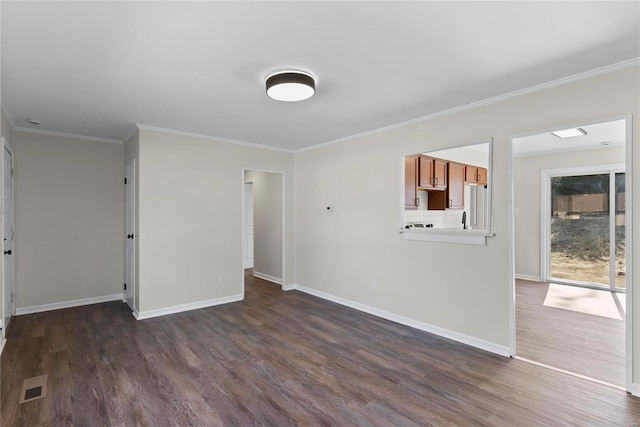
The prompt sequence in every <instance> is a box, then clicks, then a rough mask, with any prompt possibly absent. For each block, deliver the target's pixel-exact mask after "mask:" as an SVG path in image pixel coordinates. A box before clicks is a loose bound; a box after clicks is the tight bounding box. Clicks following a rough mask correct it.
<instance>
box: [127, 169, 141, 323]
mask: <svg viewBox="0 0 640 427" xmlns="http://www.w3.org/2000/svg"><path fill="white" fill-rule="evenodd" d="M125 179H126V185H125V233H126V236H125V277H124V280H125V284H126V285H125V286H126V288H125V291H124V300H125V302H126V303H127V305H128V306H129V307H130V308H131V310H133V311H134V312H135V311H136V309H135V303H136V301H135V296H136V243H135V242H136V239H137V237H138V236H137V235H136V211H135V206H136V161H135V159H134V160H133V161H132V162H131V163H129V164H128V165H127V167H126V170H125Z"/></svg>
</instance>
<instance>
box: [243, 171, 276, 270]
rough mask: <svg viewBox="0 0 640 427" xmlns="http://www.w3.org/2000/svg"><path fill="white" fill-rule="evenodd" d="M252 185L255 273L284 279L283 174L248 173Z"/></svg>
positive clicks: (246, 174)
mask: <svg viewBox="0 0 640 427" xmlns="http://www.w3.org/2000/svg"><path fill="white" fill-rule="evenodd" d="M245 182H253V203H254V204H253V223H254V229H253V239H254V245H253V270H254V273H256V274H257V275H258V276H262V277H264V276H268V277H270V278H274V279H280V280H282V214H283V212H282V175H281V174H279V173H273V172H262V171H247V172H246V173H245Z"/></svg>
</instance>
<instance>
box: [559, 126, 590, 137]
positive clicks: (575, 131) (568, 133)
mask: <svg viewBox="0 0 640 427" xmlns="http://www.w3.org/2000/svg"><path fill="white" fill-rule="evenodd" d="M551 134H552V135H555V136H557V137H558V138H572V137H574V136H583V135H586V134H587V132H586V131H585V130H584V129H581V128H571V129H565V130H557V131H555V132H551Z"/></svg>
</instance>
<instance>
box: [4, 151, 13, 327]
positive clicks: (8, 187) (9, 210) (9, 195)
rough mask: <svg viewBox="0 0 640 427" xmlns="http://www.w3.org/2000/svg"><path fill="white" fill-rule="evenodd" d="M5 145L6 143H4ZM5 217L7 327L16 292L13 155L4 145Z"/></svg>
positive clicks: (5, 320) (5, 303)
mask: <svg viewBox="0 0 640 427" xmlns="http://www.w3.org/2000/svg"><path fill="white" fill-rule="evenodd" d="M3 145H4V144H3ZM2 184H3V190H4V191H3V201H2V202H3V203H2V207H3V218H4V292H5V293H4V298H3V299H4V318H3V319H2V321H3V325H4V327H5V333H6V326H8V325H9V320H10V319H11V316H12V315H13V313H14V310H15V292H14V287H13V155H12V153H11V151H9V150H8V149H7V147H4V175H3V180H2Z"/></svg>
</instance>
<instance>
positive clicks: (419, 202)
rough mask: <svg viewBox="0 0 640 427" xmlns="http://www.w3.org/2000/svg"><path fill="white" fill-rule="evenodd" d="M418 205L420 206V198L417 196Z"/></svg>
mask: <svg viewBox="0 0 640 427" xmlns="http://www.w3.org/2000/svg"><path fill="white" fill-rule="evenodd" d="M416 206H420V199H419V198H418V197H416Z"/></svg>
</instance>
